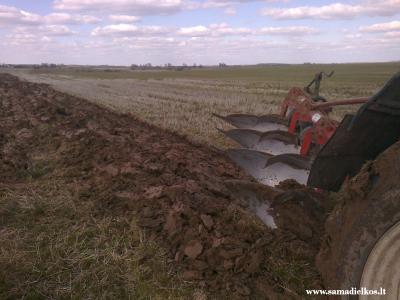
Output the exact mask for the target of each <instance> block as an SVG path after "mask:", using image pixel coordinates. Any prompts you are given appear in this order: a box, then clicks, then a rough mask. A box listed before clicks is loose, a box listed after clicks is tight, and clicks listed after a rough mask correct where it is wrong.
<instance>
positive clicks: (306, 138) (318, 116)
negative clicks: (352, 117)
mask: <svg viewBox="0 0 400 300" xmlns="http://www.w3.org/2000/svg"><path fill="white" fill-rule="evenodd" d="M367 101H368V98H354V99H346V100H337V101H330V102H323V103H319V102H315V101H314V100H313V99H312V98H311V96H310V95H309V94H307V93H306V92H305V91H304V90H303V89H301V88H298V87H293V88H291V89H290V90H289V92H288V94H287V96H286V97H285V99H284V100H283V102H282V104H281V109H280V116H281V117H282V118H288V117H289V118H290V120H289V129H288V131H289V132H290V133H293V134H300V132H298V129H299V128H300V129H301V126H298V125H299V124H300V123H303V124H309V125H310V126H311V127H310V129H309V130H307V131H306V132H305V134H303V137H302V140H301V141H300V144H301V150H300V154H301V155H302V156H307V155H308V154H309V152H310V149H311V145H312V144H315V145H321V146H322V145H324V144H325V143H326V142H327V141H328V140H329V139H330V138H331V136H332V135H333V133H334V132H335V130H336V128H337V127H338V125H339V122H337V121H335V120H332V119H331V118H330V117H329V112H330V111H331V110H330V109H329V108H332V107H335V106H339V105H354V104H362V103H365V102H367Z"/></svg>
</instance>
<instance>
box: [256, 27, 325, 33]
mask: <svg viewBox="0 0 400 300" xmlns="http://www.w3.org/2000/svg"><path fill="white" fill-rule="evenodd" d="M317 32H318V30H317V29H316V28H313V27H308V26H288V27H264V28H261V29H260V30H259V34H267V35H268V34H277V35H305V34H311V33H317Z"/></svg>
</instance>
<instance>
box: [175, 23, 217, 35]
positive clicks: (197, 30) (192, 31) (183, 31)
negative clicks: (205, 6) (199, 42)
mask: <svg viewBox="0 0 400 300" xmlns="http://www.w3.org/2000/svg"><path fill="white" fill-rule="evenodd" d="M209 34H210V29H209V28H207V27H205V26H202V25H199V26H193V27H182V28H180V29H179V30H178V35H183V36H205V35H209Z"/></svg>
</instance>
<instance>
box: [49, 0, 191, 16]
mask: <svg viewBox="0 0 400 300" xmlns="http://www.w3.org/2000/svg"><path fill="white" fill-rule="evenodd" d="M183 5H184V3H183V0H55V1H54V3H53V7H54V8H55V9H57V10H66V11H97V12H98V11H101V12H109V11H112V12H119V13H124V14H132V15H166V14H171V13H175V12H178V11H180V10H181V9H182V7H183Z"/></svg>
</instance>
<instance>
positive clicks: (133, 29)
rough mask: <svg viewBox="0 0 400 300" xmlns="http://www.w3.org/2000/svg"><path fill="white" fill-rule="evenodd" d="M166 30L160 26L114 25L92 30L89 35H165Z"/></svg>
mask: <svg viewBox="0 0 400 300" xmlns="http://www.w3.org/2000/svg"><path fill="white" fill-rule="evenodd" d="M167 32H168V29H166V28H165V27H161V26H142V27H139V26H136V25H132V24H115V25H107V26H104V27H97V28H95V29H93V31H92V33H91V35H93V36H106V35H123V36H129V35H134V36H136V35H158V34H165V33H167Z"/></svg>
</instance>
